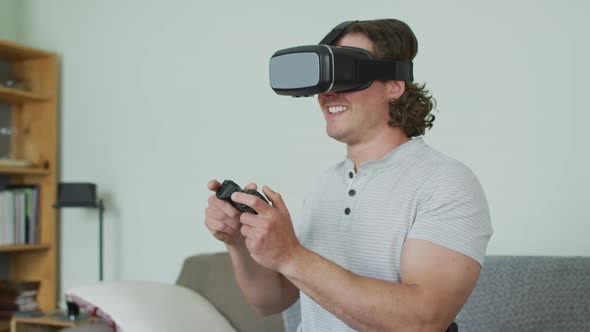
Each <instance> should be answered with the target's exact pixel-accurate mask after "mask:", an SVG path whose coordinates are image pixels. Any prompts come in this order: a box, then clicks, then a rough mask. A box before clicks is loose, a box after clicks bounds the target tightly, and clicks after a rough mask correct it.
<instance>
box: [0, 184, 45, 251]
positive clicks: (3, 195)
mask: <svg viewBox="0 0 590 332" xmlns="http://www.w3.org/2000/svg"><path fill="white" fill-rule="evenodd" d="M39 188H40V187H39V185H37V184H26V185H14V184H9V185H7V186H5V187H4V189H3V190H1V191H0V245H14V244H34V243H38V242H39V238H40V236H39V199H40V192H39V190H40V189H39Z"/></svg>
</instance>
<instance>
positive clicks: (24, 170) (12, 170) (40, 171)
mask: <svg viewBox="0 0 590 332" xmlns="http://www.w3.org/2000/svg"><path fill="white" fill-rule="evenodd" d="M0 174H6V175H10V174H15V175H16V174H22V175H49V174H51V171H50V170H48V169H45V168H40V167H11V166H2V165H0Z"/></svg>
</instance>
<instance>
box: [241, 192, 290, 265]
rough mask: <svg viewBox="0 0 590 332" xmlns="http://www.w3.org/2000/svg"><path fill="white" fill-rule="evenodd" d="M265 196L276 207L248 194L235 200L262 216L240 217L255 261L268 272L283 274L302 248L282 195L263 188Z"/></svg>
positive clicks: (245, 214) (248, 214)
mask: <svg viewBox="0 0 590 332" xmlns="http://www.w3.org/2000/svg"><path fill="white" fill-rule="evenodd" d="M263 192H264V194H265V195H266V197H267V198H268V199H269V201H270V202H271V203H272V206H271V205H269V204H267V203H266V202H264V201H263V200H261V199H260V198H258V197H256V196H254V195H249V194H245V193H234V194H233V195H232V200H233V201H234V202H237V203H242V204H246V205H248V206H249V207H251V208H252V209H254V210H255V211H256V212H257V213H258V214H257V215H256V214H252V213H242V216H241V217H240V221H241V222H242V228H241V232H242V235H243V236H244V237H245V240H246V246H247V247H248V250H249V251H250V255H251V256H252V258H253V259H254V260H255V261H256V262H257V263H258V264H260V265H262V266H264V267H266V268H267V269H270V270H273V271H277V272H281V269H282V268H283V267H285V266H286V265H287V264H288V262H289V260H290V259H291V258H292V257H293V255H295V253H296V252H297V250H298V249H299V248H300V247H301V244H300V243H299V241H298V240H297V237H296V236H295V231H294V229H293V223H292V221H291V216H290V214H289V210H288V209H287V206H286V205H285V202H284V201H283V198H282V197H281V195H280V194H279V193H277V192H274V191H272V190H271V189H270V188H268V187H267V186H264V187H263Z"/></svg>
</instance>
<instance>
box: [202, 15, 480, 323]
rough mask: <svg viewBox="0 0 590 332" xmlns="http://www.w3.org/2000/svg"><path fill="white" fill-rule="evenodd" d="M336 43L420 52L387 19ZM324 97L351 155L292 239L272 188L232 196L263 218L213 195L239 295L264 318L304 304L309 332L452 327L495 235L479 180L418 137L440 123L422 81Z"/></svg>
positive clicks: (215, 221)
mask: <svg viewBox="0 0 590 332" xmlns="http://www.w3.org/2000/svg"><path fill="white" fill-rule="evenodd" d="M336 45H340V46H352V47H359V48H364V49H366V50H368V51H369V52H371V53H372V54H373V55H374V56H375V57H377V58H387V59H393V60H412V59H413V58H414V57H415V55H416V53H417V41H416V37H415V36H414V34H413V32H412V30H411V29H410V28H409V27H408V26H407V25H406V24H405V23H403V22H401V21H398V20H391V19H390V20H376V21H363V22H357V23H354V24H352V25H350V26H349V27H348V28H347V29H346V31H345V32H344V34H343V35H342V37H340V38H339V39H338V40H337V42H336ZM318 101H319V104H320V106H321V110H322V112H323V114H324V117H325V119H326V129H327V133H328V135H329V136H330V137H332V138H334V139H336V140H338V141H340V142H343V143H345V144H346V147H347V158H345V160H344V161H342V162H340V163H338V164H336V165H335V166H333V167H332V168H330V169H329V170H327V171H326V172H325V173H324V174H322V176H321V177H320V178H319V180H318V181H317V184H316V185H315V187H314V188H313V189H312V190H311V192H310V193H309V194H308V195H307V196H306V199H305V204H304V207H303V213H302V217H301V220H299V222H298V232H297V236H296V233H295V231H294V227H293V224H292V222H291V218H290V215H289V211H288V209H287V207H286V206H285V204H284V202H283V200H282V198H281V196H280V194H279V193H277V192H275V191H273V190H271V189H270V188H268V187H266V186H265V187H264V188H263V192H264V194H265V195H266V196H267V197H268V199H269V200H270V201H271V203H272V206H271V205H268V204H266V203H265V202H263V201H262V200H260V199H259V198H257V197H255V196H253V195H247V194H242V193H234V194H233V196H232V199H233V200H234V201H235V202H238V203H242V204H246V205H248V206H250V207H252V208H253V209H254V210H256V211H257V213H258V215H255V214H251V213H243V214H240V213H239V212H238V211H237V210H235V209H234V208H233V207H232V206H231V205H230V204H229V203H227V202H224V201H220V200H218V199H217V198H216V197H215V195H212V196H211V197H210V198H209V206H208V207H207V209H206V217H205V224H206V226H207V227H208V228H209V230H211V231H212V233H214V235H215V237H216V238H217V239H219V240H221V241H224V242H225V243H226V244H227V248H228V251H229V254H230V256H231V259H232V264H233V267H234V272H235V274H236V279H237V281H238V284H239V285H240V288H241V289H242V292H243V293H244V295H245V297H246V299H247V301H248V302H249V303H250V304H251V305H252V306H253V307H254V308H255V309H256V310H257V311H258V312H259V313H261V314H264V315H266V314H273V313H278V312H281V311H283V310H285V309H286V308H288V307H289V306H290V305H291V304H293V303H294V302H295V301H296V300H297V299H299V298H300V299H301V325H300V327H299V329H300V330H302V331H328V330H330V331H348V330H351V329H354V330H362V331H445V330H446V329H447V327H448V326H449V325H450V324H451V322H452V321H453V319H454V318H455V316H456V315H457V313H458V312H459V311H460V309H461V307H462V306H463V305H464V303H465V302H466V301H467V298H468V297H469V294H470V293H471V291H472V290H473V287H474V286H475V284H476V281H477V279H478V277H479V273H480V270H481V265H482V264H483V260H484V256H485V250H486V247H487V243H488V241H489V238H490V236H491V234H492V228H491V224H490V217H489V211H488V208H487V203H486V200H485V196H484V193H483V190H482V188H481V186H480V185H479V182H478V181H477V179H476V177H475V176H474V175H473V173H472V172H471V171H470V170H469V169H468V168H467V167H465V166H464V165H463V164H461V163H459V162H457V161H455V160H453V159H451V158H449V157H446V156H445V155H443V154H441V153H439V152H437V151H435V150H434V149H432V148H430V147H429V146H427V145H426V144H425V143H424V141H423V140H422V138H421V137H419V136H421V135H423V134H424V131H425V129H426V128H430V127H431V126H432V121H433V120H434V117H433V116H432V115H430V111H431V110H432V100H431V97H429V96H428V95H427V93H426V90H425V89H424V86H421V87H420V86H417V85H415V84H414V83H412V82H409V81H374V82H373V83H372V84H371V85H370V86H369V87H368V88H366V89H364V90H360V91H354V92H343V93H333V92H327V93H321V94H320V95H319V96H318ZM208 187H209V189H210V190H212V191H215V190H216V189H217V188H218V187H219V182H217V181H211V182H209V184H208ZM247 187H248V188H256V185H255V184H250V185H248V186H247Z"/></svg>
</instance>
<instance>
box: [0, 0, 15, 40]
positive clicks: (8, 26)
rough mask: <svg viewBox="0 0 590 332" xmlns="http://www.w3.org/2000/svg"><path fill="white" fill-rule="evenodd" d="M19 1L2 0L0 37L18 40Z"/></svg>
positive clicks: (0, 2)
mask: <svg viewBox="0 0 590 332" xmlns="http://www.w3.org/2000/svg"><path fill="white" fill-rule="evenodd" d="M18 18H19V1H18V0H0V39H4V40H11V41H14V40H17V39H18V26H19V22H18Z"/></svg>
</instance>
